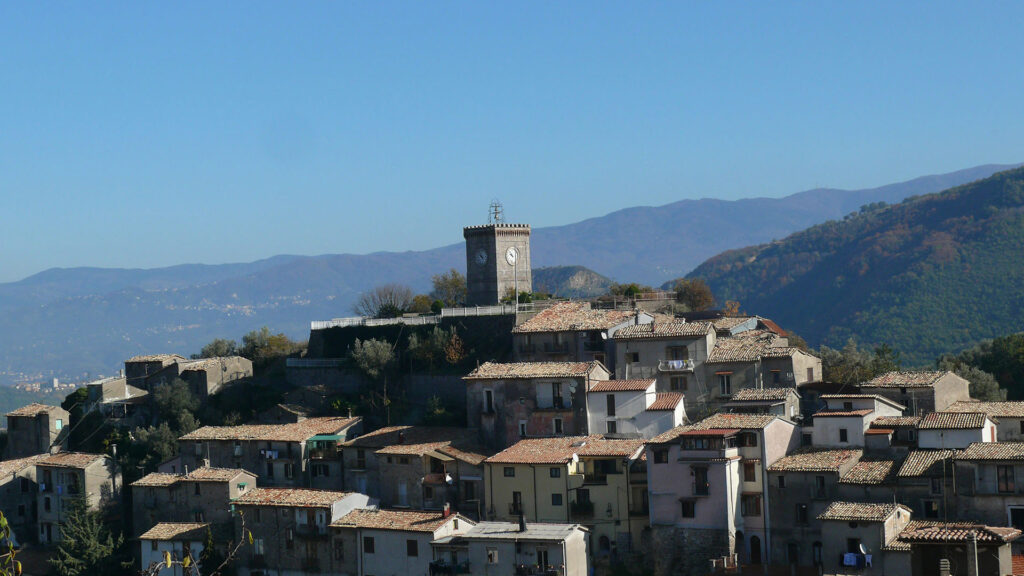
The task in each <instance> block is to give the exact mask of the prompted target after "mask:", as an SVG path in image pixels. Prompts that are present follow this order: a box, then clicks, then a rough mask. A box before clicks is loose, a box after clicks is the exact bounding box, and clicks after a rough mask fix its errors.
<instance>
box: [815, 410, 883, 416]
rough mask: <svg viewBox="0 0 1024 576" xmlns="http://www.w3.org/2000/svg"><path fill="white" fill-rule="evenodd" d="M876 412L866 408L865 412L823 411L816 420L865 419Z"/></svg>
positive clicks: (817, 414)
mask: <svg viewBox="0 0 1024 576" xmlns="http://www.w3.org/2000/svg"><path fill="white" fill-rule="evenodd" d="M872 412H874V410H872V409H870V408H865V409H863V410H822V411H821V412H818V413H816V414H815V415H814V417H815V418H835V417H848V416H860V417H864V416H867V415H868V414H871V413H872Z"/></svg>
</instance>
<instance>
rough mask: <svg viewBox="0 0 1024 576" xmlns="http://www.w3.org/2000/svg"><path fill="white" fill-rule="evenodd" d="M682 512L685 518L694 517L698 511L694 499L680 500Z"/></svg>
mask: <svg viewBox="0 0 1024 576" xmlns="http://www.w3.org/2000/svg"><path fill="white" fill-rule="evenodd" d="M679 504H680V508H679V510H680V513H681V514H682V516H683V518H694V517H695V516H696V511H697V503H696V502H695V501H693V500H680V501H679Z"/></svg>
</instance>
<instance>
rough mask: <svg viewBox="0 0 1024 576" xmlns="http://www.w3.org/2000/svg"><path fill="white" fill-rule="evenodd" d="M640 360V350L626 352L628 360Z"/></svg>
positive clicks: (632, 361)
mask: <svg viewBox="0 0 1024 576" xmlns="http://www.w3.org/2000/svg"><path fill="white" fill-rule="evenodd" d="M639 361H640V353H639V352H626V362H631V363H636V362H639Z"/></svg>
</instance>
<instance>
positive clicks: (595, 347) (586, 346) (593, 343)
mask: <svg viewBox="0 0 1024 576" xmlns="http://www.w3.org/2000/svg"><path fill="white" fill-rule="evenodd" d="M583 351H584V352H604V342H603V341H601V340H586V341H584V342H583Z"/></svg>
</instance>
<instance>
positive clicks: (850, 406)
mask: <svg viewBox="0 0 1024 576" xmlns="http://www.w3.org/2000/svg"><path fill="white" fill-rule="evenodd" d="M843 410H853V402H843Z"/></svg>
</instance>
